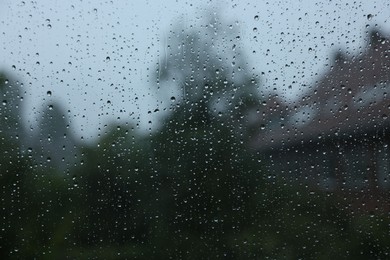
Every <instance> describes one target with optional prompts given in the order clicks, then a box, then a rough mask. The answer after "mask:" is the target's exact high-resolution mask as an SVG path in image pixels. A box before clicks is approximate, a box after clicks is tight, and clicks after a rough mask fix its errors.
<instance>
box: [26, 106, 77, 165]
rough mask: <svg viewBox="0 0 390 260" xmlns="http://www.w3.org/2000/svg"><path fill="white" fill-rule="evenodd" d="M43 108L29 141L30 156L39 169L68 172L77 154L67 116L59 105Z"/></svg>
mask: <svg viewBox="0 0 390 260" xmlns="http://www.w3.org/2000/svg"><path fill="white" fill-rule="evenodd" d="M44 107H45V109H43V111H42V112H41V114H42V116H41V117H40V118H39V119H38V126H37V130H35V131H34V132H33V134H32V138H31V140H30V147H31V148H32V149H33V152H32V154H33V156H34V159H35V160H36V161H37V162H38V163H39V165H40V166H41V167H45V168H50V169H53V170H56V171H59V172H61V173H65V172H66V171H67V172H69V170H70V168H72V165H73V164H74V162H75V160H76V158H77V156H79V152H78V151H77V147H76V141H75V140H74V139H73V135H72V134H71V132H70V130H69V122H68V117H67V114H66V112H65V111H64V109H63V108H62V107H61V106H60V105H59V104H53V103H51V104H49V105H45V106H44Z"/></svg>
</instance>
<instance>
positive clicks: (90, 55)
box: [0, 0, 390, 139]
mask: <svg viewBox="0 0 390 260" xmlns="http://www.w3.org/2000/svg"><path fill="white" fill-rule="evenodd" d="M269 2H270V3H269V4H267V2H266V1H222V0H221V1H217V2H212V3H210V1H174V0H169V1H141V0H136V1H107V2H106V1H80V0H79V1H75V0H73V1H53V0H45V1H44V0H42V1H36V2H30V1H11V0H9V1H1V5H2V8H1V9H0V15H1V18H0V42H1V46H2V47H1V49H0V57H1V62H0V66H1V68H2V69H3V70H6V71H10V72H12V73H13V74H14V75H15V77H16V78H17V79H20V80H22V82H23V83H24V88H25V90H26V91H27V93H28V94H27V96H26V100H25V111H26V114H27V115H28V117H26V121H28V124H30V125H31V126H34V125H35V119H34V118H35V117H37V116H39V112H40V110H41V109H42V104H43V103H50V102H61V104H62V105H63V106H64V107H65V108H66V109H69V110H70V111H71V112H70V120H71V124H72V128H73V129H74V133H75V135H76V136H84V138H85V139H90V138H93V137H95V136H96V135H97V133H98V128H99V127H102V125H103V124H105V123H107V122H110V121H114V120H116V119H117V118H120V121H121V122H129V123H132V122H133V121H132V118H135V120H136V121H139V123H140V124H141V127H142V128H148V127H149V126H150V124H149V123H148V122H149V121H152V124H151V125H154V124H155V120H156V118H155V117H153V114H148V113H147V112H148V111H149V110H152V111H153V110H154V109H155V108H157V107H159V106H160V107H159V108H160V110H162V107H161V106H164V105H165V104H158V103H157V102H156V101H155V99H154V95H155V82H153V77H151V76H152V75H153V73H154V72H155V68H156V64H157V63H158V61H159V60H161V59H162V57H163V55H165V53H164V44H166V38H167V33H168V31H169V29H170V28H173V26H175V25H176V24H177V23H182V24H183V25H184V27H186V26H189V25H191V24H195V25H196V24H199V23H200V22H203V20H202V16H203V15H204V14H205V13H206V12H207V11H208V10H209V9H211V10H214V11H218V13H219V15H220V16H221V18H222V19H223V20H224V21H226V22H229V23H234V24H235V25H237V26H238V27H239V28H240V38H241V43H242V45H243V48H242V50H243V51H244V52H245V55H246V56H248V59H249V61H248V62H249V64H250V66H251V67H254V68H255V70H257V71H258V72H259V74H261V73H262V72H264V75H263V78H262V79H263V84H264V86H265V87H268V88H277V89H278V91H279V92H280V93H281V94H282V95H285V96H287V97H289V98H293V97H294V96H297V95H299V93H302V92H303V91H305V89H306V87H303V85H310V84H311V83H312V82H313V80H314V79H315V78H316V77H317V76H316V73H319V72H320V71H321V70H323V69H324V68H325V67H326V65H327V64H329V62H330V61H328V60H327V58H330V57H331V54H332V52H333V51H335V50H337V49H338V48H341V49H342V50H345V51H348V52H349V53H350V55H358V54H359V51H361V50H360V49H359V48H360V47H364V46H365V44H366V43H365V40H366V35H365V32H366V31H367V30H368V29H370V28H373V27H374V26H375V24H378V27H379V28H380V29H382V31H384V32H385V33H387V34H390V25H389V24H390V23H389V22H390V20H389V19H390V3H389V2H388V1H386V0H383V1H356V3H354V4H353V3H350V2H351V1H326V2H325V1H323V2H321V3H315V2H314V1H286V3H277V2H276V1H269ZM366 26H368V27H366ZM255 36H256V37H255ZM108 57H109V58H108ZM289 86H291V87H289ZM48 91H51V93H52V95H51V96H48V94H47V92H48ZM136 97H137V98H138V99H136ZM137 118H139V119H137ZM136 121H134V122H136Z"/></svg>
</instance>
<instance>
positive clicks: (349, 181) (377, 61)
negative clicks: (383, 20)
mask: <svg viewBox="0 0 390 260" xmlns="http://www.w3.org/2000/svg"><path fill="white" fill-rule="evenodd" d="M361 50H362V51H361V52H360V54H359V55H357V56H352V57H350V56H347V55H345V54H343V53H341V52H339V53H336V54H335V55H334V61H333V64H332V65H331V66H330V69H329V70H328V71H327V72H325V73H324V74H323V76H322V77H321V78H320V79H319V80H318V81H316V82H315V84H314V87H313V88H312V89H310V91H309V92H307V94H306V95H305V96H304V97H302V98H301V99H300V100H299V101H297V102H295V103H294V104H290V105H289V106H288V109H287V110H288V115H287V116H284V118H282V119H283V121H284V123H283V124H282V125H280V126H277V127H268V128H267V127H266V128H265V129H263V130H261V133H260V135H259V136H257V138H256V139H255V140H254V142H253V143H252V145H253V146H254V147H255V148H256V149H257V150H258V151H259V152H260V154H262V155H263V156H264V162H265V163H266V164H267V165H268V170H269V171H270V172H272V173H275V174H280V173H282V176H285V177H286V180H287V179H288V180H291V181H293V180H300V181H302V180H305V181H304V182H303V183H306V184H307V185H314V186H316V187H319V188H321V189H326V190H330V191H346V192H349V193H354V192H361V193H365V194H373V193H383V192H385V191H390V147H389V144H390V119H389V116H390V58H389V55H390V40H389V38H386V37H384V36H383V35H382V34H381V33H380V32H379V31H372V32H371V33H370V35H369V39H368V41H367V46H365V47H363V48H362V49H361ZM281 109H283V108H281ZM272 113H275V111H272ZM367 191H369V192H367Z"/></svg>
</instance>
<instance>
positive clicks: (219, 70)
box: [0, 28, 390, 259]
mask: <svg viewBox="0 0 390 260" xmlns="http://www.w3.org/2000/svg"><path fill="white" fill-rule="evenodd" d="M205 30H209V33H210V34H213V30H216V29H215V28H206V29H205ZM179 31H180V30H179ZM230 34H231V35H233V36H234V33H230ZM197 35H198V34H196V33H195V32H185V31H184V32H183V31H180V33H179V34H178V35H176V34H173V36H172V40H171V41H172V42H171V48H172V49H175V50H176V49H177V46H176V45H178V46H182V47H183V48H182V49H181V52H180V53H173V54H172V55H168V60H167V61H166V62H162V64H165V65H164V66H161V68H160V71H159V72H158V73H159V74H160V77H159V78H158V80H159V84H160V88H164V84H165V85H167V84H170V83H171V82H172V81H173V79H174V81H175V82H176V83H175V84H176V85H175V86H182V87H181V88H180V89H178V91H177V93H180V95H178V96H177V97H176V102H175V103H174V104H173V105H172V109H171V113H170V114H169V115H167V117H166V118H165V119H163V123H162V127H161V129H160V130H159V131H158V132H156V133H153V134H151V135H149V136H145V135H141V134H140V133H139V132H138V131H136V130H134V129H133V128H132V127H127V126H120V125H119V126H116V125H115V126H114V125H112V126H109V127H107V130H106V132H105V133H104V134H102V136H101V138H100V139H99V140H98V143H97V144H94V145H91V146H87V145H85V144H81V143H79V142H76V141H75V140H73V139H72V137H71V136H70V135H69V133H68V127H67V125H68V123H67V117H66V115H64V113H63V112H61V111H60V110H59V109H58V108H57V106H56V105H54V107H53V108H51V107H50V108H48V110H47V111H46V112H44V113H43V116H42V121H41V122H40V127H39V133H37V132H34V133H33V134H31V133H30V132H28V131H25V130H24V128H23V127H22V126H21V125H22V123H21V118H20V111H19V107H20V106H21V103H22V101H21V100H22V96H23V93H22V87H20V86H19V85H18V84H17V83H16V82H14V81H12V80H11V79H7V76H5V75H2V76H1V79H0V80H1V86H0V91H1V94H2V98H3V100H4V101H3V105H2V107H1V110H0V115H1V120H0V122H1V126H0V127H1V128H0V129H1V131H0V138H1V141H0V142H1V146H0V149H1V154H2V155H3V156H2V157H1V161H0V185H1V186H0V187H1V202H0V203H1V204H0V207H1V211H0V217H1V219H0V258H1V259H6V258H15V259H33V258H38V259H42V258H43V259H44V258H47V259H62V258H70V259H73V258H77V259H79V258H80V259H89V258H95V259H97V258H99V259H110V258H111V259H112V258H118V259H121V258H127V259H133V258H135V259H137V258H138V259H202V258H209V259H215V258H228V259H263V258H271V259H275V258H276V259H278V258H288V259H298V258H304V259H311V258H314V259H321V258H323V259H331V258H345V257H348V258H353V259H356V258H361V259H369V258H388V257H389V256H388V255H387V253H388V252H390V250H389V249H390V248H389V245H390V236H389V225H390V221H389V217H388V215H380V214H376V215H368V214H352V213H351V211H347V210H343V209H344V208H345V206H346V205H345V204H344V203H345V202H344V201H343V200H342V199H341V198H339V197H338V196H337V195H333V194H328V193H325V192H320V191H314V192H313V191H309V190H308V189H306V188H305V187H301V186H303V185H301V186H298V185H297V186H294V184H291V183H288V184H287V183H286V182H284V181H283V178H276V177H273V176H268V174H267V172H266V171H265V170H264V169H263V167H262V163H261V161H259V158H261V156H260V155H259V154H257V153H256V152H254V151H253V150H249V149H248V148H247V143H248V140H249V139H250V138H251V136H252V135H253V134H255V131H256V129H258V128H259V126H260V123H262V124H263V123H264V122H260V121H254V122H252V121H251V120H250V114H251V113H253V112H255V114H261V113H262V111H261V109H262V108H261V107H262V106H261V101H262V100H266V99H267V98H268V97H267V96H264V97H263V96H261V95H259V94H258V93H259V89H258V86H259V79H258V77H257V76H256V75H254V74H252V72H251V71H250V70H249V69H248V65H247V64H245V63H243V60H244V59H243V58H242V57H241V58H240V57H238V56H236V55H235V54H234V53H233V54H232V55H231V57H230V56H229V54H225V55H224V56H223V57H225V58H220V59H219V58H218V54H217V53H215V51H214V50H213V47H212V46H213V45H214V42H204V41H203V40H202V39H201V38H199V36H197ZM234 39H235V38H234V37H233V40H232V41H233V42H232V43H231V44H232V45H233V44H235V43H234ZM224 40H225V41H226V42H229V39H224ZM215 41H216V42H217V39H215ZM178 57H180V58H178ZM181 57H185V58H181ZM226 57H227V58H226ZM228 57H230V59H229V58H228ZM226 64H228V65H226ZM183 86H185V89H184V88H183ZM160 91H161V90H160ZM168 98H169V97H168ZM259 109H260V110H259ZM268 121H272V120H270V119H268ZM30 136H31V138H29V137H30Z"/></svg>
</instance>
